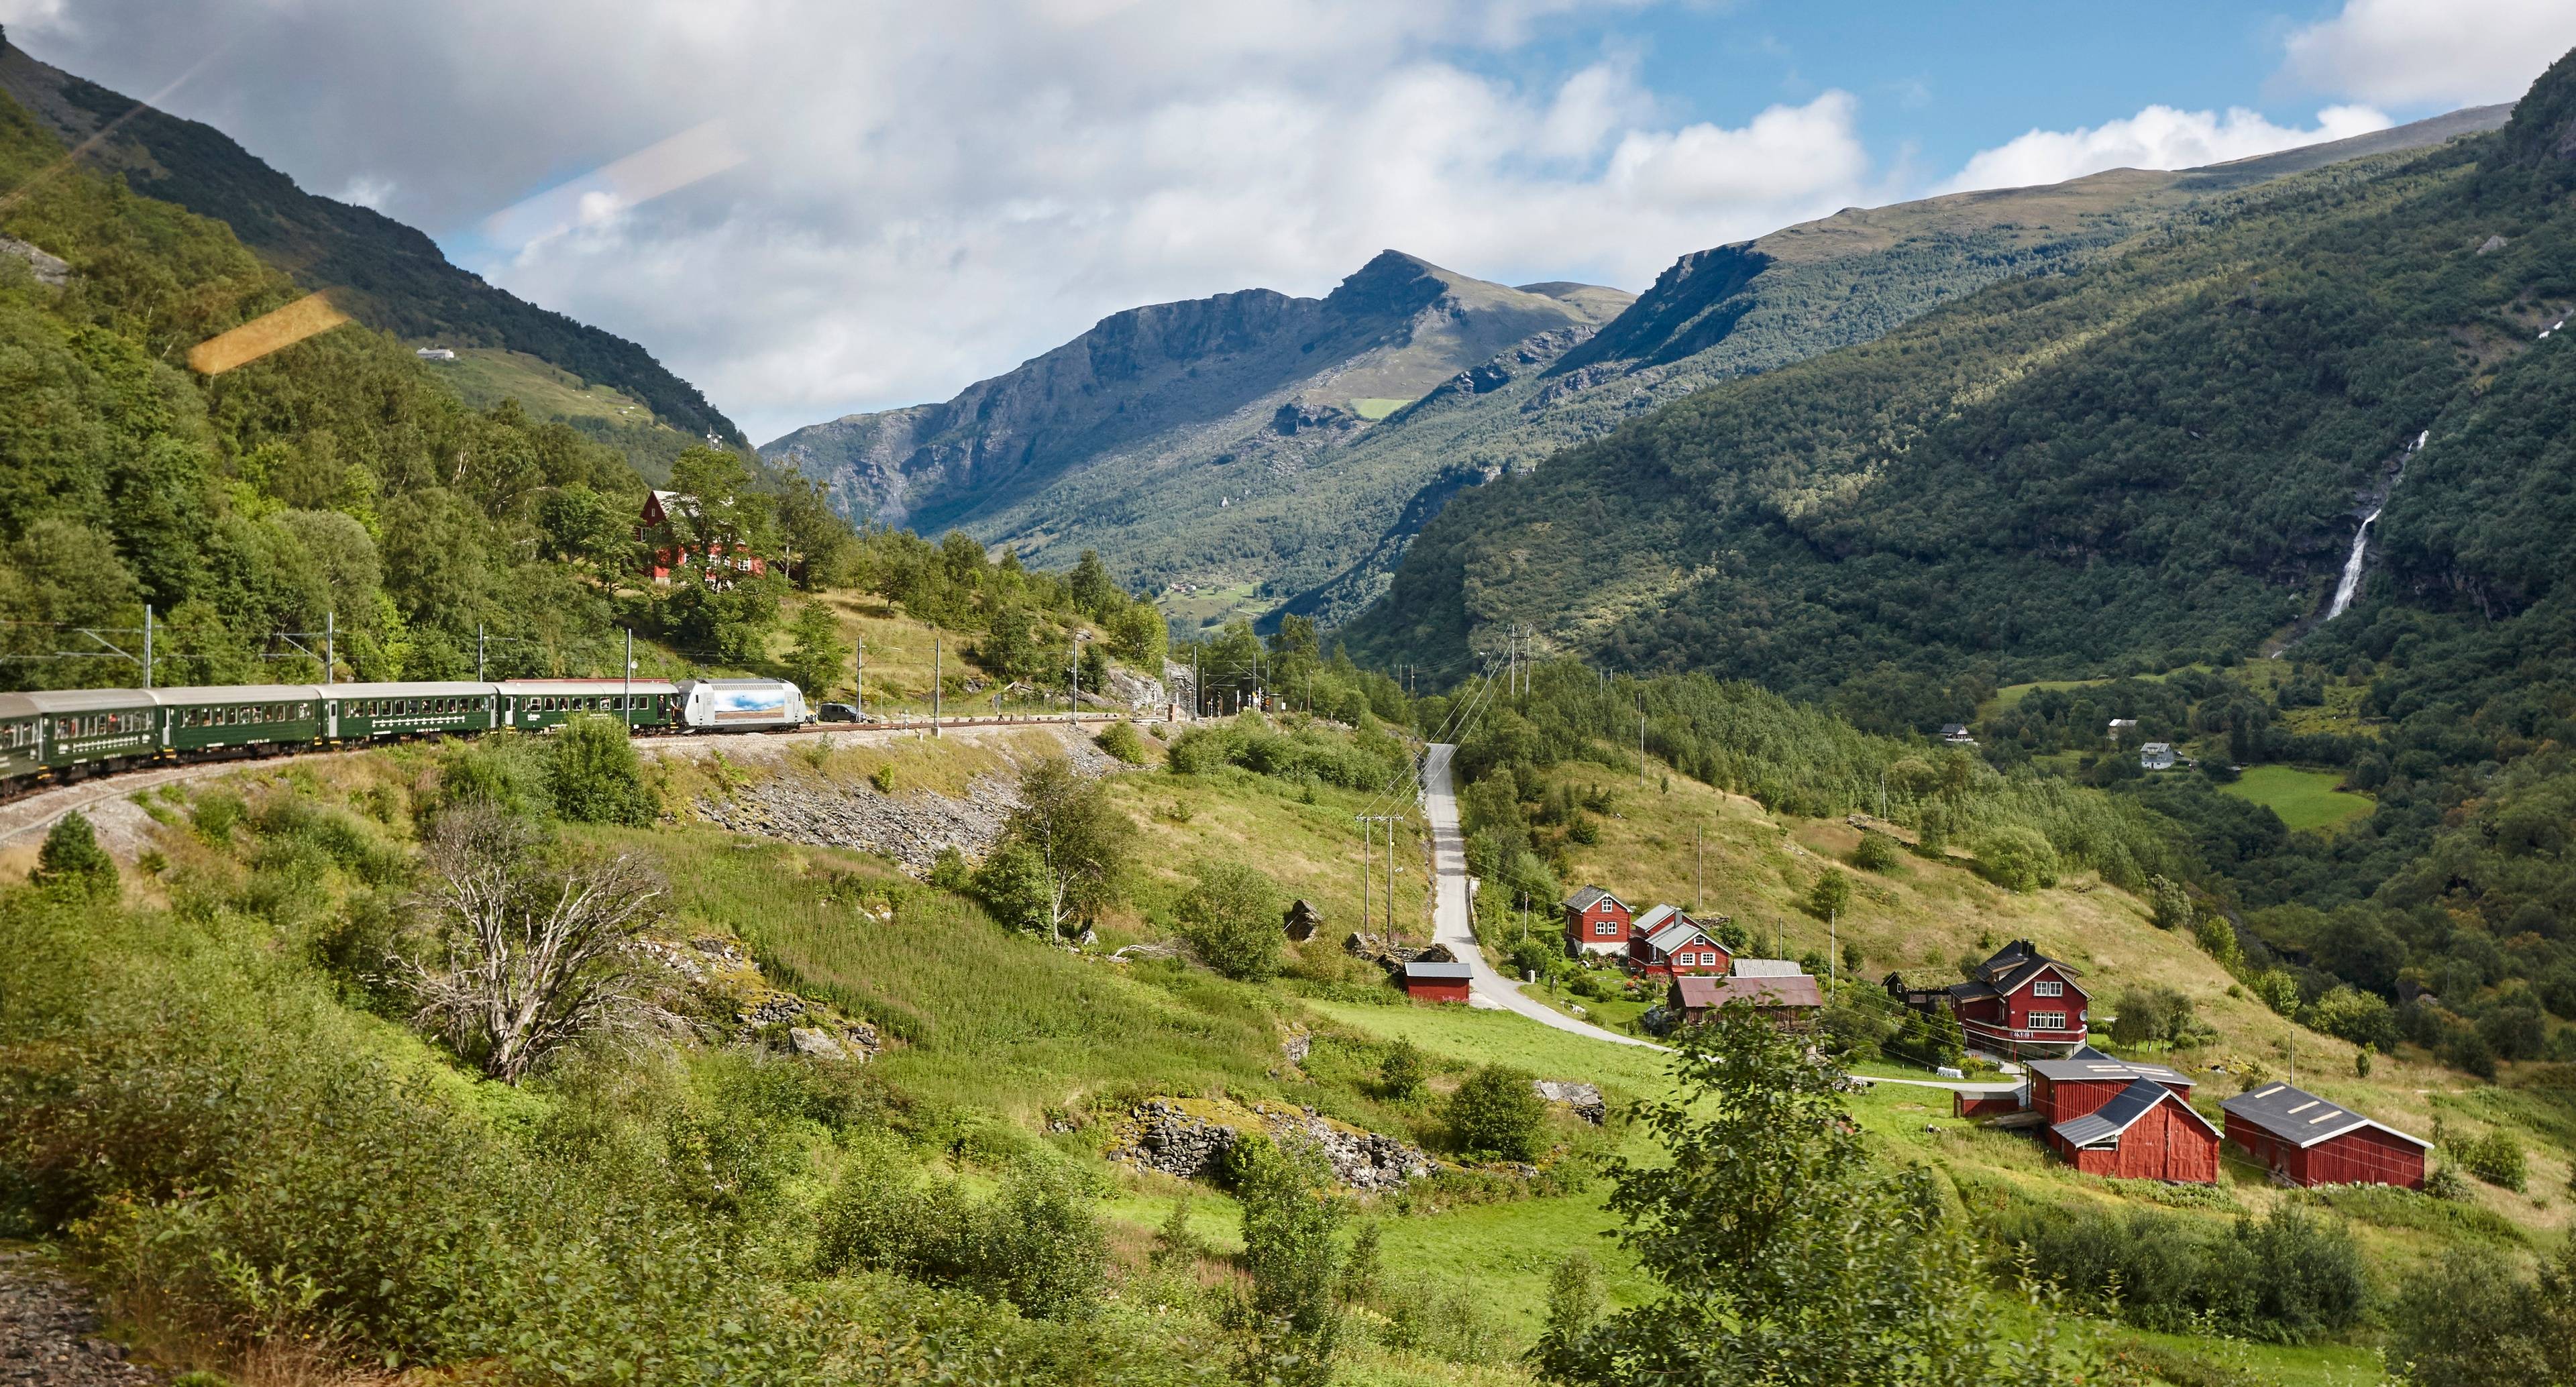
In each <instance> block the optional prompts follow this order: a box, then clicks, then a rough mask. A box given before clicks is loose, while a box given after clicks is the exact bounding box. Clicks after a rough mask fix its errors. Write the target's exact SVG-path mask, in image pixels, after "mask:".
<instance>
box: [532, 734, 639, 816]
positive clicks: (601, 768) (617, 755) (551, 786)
mask: <svg viewBox="0 0 2576 1387" xmlns="http://www.w3.org/2000/svg"><path fill="white" fill-rule="evenodd" d="M552 750H553V753H554V754H553V756H552V758H551V764H550V765H549V767H548V769H547V776H546V787H547V789H548V791H549V792H550V796H551V798H552V799H553V801H554V807H555V812H556V813H558V814H561V815H562V816H564V817H565V818H567V819H571V820H573V821H574V822H576V823H592V824H626V825H629V826H636V827H640V826H642V825H644V824H649V823H651V822H653V818H654V814H655V805H654V803H653V793H652V791H650V790H648V789H647V788H645V785H644V768H643V766H642V765H641V764H640V763H639V762H638V761H637V760H636V759H635V745H634V743H633V742H632V741H631V740H629V739H628V737H627V734H626V726H625V724H624V723H623V722H621V721H620V720H618V719H616V718H609V717H600V716H598V715H596V714H585V715H583V716H579V717H575V718H573V719H571V720H570V721H567V722H566V723H565V724H564V725H563V730H562V731H560V732H558V733H556V734H555V738H554V745H553V748H552Z"/></svg>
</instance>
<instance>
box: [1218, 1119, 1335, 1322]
mask: <svg viewBox="0 0 2576 1387" xmlns="http://www.w3.org/2000/svg"><path fill="white" fill-rule="evenodd" d="M1228 1164H1229V1166H1230V1167H1231V1168H1232V1169H1233V1171H1234V1175H1235V1190H1236V1197H1237V1198H1238V1199H1239V1200H1240V1201H1241V1202H1242V1204H1243V1268H1244V1270H1245V1271H1246V1272H1247V1273H1249V1274H1250V1276H1251V1279H1252V1287H1251V1294H1250V1296H1249V1297H1248V1298H1247V1301H1246V1303H1245V1304H1244V1305H1243V1306H1242V1311H1243V1314H1242V1318H1243V1319H1245V1320H1247V1321H1249V1327H1253V1328H1255V1329H1265V1328H1270V1327H1273V1326H1275V1327H1277V1328H1279V1329H1282V1330H1284V1331H1285V1332H1286V1333H1287V1334H1289V1335H1292V1336H1295V1337H1297V1338H1299V1339H1302V1340H1304V1341H1306V1342H1307V1343H1309V1344H1314V1345H1319V1346H1320V1347H1321V1350H1322V1356H1324V1357H1330V1355H1331V1347H1330V1345H1331V1336H1332V1333H1333V1331H1334V1329H1335V1328H1336V1327H1337V1326H1338V1324H1339V1322H1340V1308H1339V1306H1338V1304H1337V1302H1336V1300H1335V1296H1334V1292H1335V1289H1336V1287H1337V1283H1338V1282H1339V1281H1340V1279H1341V1278H1340V1275H1339V1273H1340V1270H1341V1254H1340V1249H1339V1248H1338V1247H1337V1246H1336V1245H1335V1241H1334V1235H1335V1233H1336V1232H1337V1231H1338V1230H1339V1229H1340V1227H1341V1224H1342V1220H1343V1218H1344V1217H1345V1216H1346V1214H1347V1212H1348V1210H1347V1208H1346V1207H1345V1206H1344V1205H1343V1204H1342V1202H1341V1201H1340V1200H1338V1199H1334V1198H1333V1197H1331V1195H1330V1194H1329V1193H1328V1189H1329V1186H1330V1182H1331V1178H1332V1175H1331V1170H1330V1168H1329V1167H1328V1166H1327V1165H1326V1164H1325V1163H1324V1158H1323V1155H1322V1153H1320V1152H1318V1151H1315V1150H1313V1149H1312V1148H1310V1147H1305V1146H1281V1145H1279V1144H1278V1143H1275V1142H1273V1141H1271V1140H1269V1139H1268V1138H1266V1137H1251V1138H1247V1139H1244V1140H1240V1141H1237V1142H1236V1143H1235V1144H1234V1149H1233V1151H1232V1152H1230V1153H1229V1159H1228Z"/></svg>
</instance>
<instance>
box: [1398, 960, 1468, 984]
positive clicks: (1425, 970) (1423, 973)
mask: <svg viewBox="0 0 2576 1387" xmlns="http://www.w3.org/2000/svg"><path fill="white" fill-rule="evenodd" d="M1474 976H1475V974H1474V973H1473V972H1472V971H1470V970H1469V969H1468V967H1467V965H1466V964H1463V963H1425V962H1423V961H1422V960H1420V959H1416V960H1414V961H1413V962H1411V963H1408V964H1406V965H1404V980H1405V981H1406V982H1411V981H1413V980H1414V979H1416V978H1420V979H1422V980H1423V981H1425V982H1465V981H1467V980H1468V979H1469V978H1471V977H1474Z"/></svg>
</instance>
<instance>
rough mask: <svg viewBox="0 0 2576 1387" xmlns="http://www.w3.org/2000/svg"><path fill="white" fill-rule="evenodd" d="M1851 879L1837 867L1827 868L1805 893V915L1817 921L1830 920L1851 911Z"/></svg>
mask: <svg viewBox="0 0 2576 1387" xmlns="http://www.w3.org/2000/svg"><path fill="white" fill-rule="evenodd" d="M1851 896H1852V887H1851V878H1850V877H1848V876H1845V875H1843V872H1842V869H1841V868H1839V867H1827V868H1826V869H1825V870H1824V874H1823V875H1822V876H1819V877H1817V878H1816V884H1815V885H1814V886H1813V887H1812V888H1810V889H1809V890H1808V892H1807V913H1808V914H1810V915H1813V916H1815V917H1816V918H1817V919H1819V920H1824V919H1830V918H1832V917H1833V916H1836V915H1839V914H1841V913H1842V912H1844V911H1846V910H1849V909H1851Z"/></svg>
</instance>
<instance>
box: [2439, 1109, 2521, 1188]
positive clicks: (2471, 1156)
mask: <svg viewBox="0 0 2576 1387" xmlns="http://www.w3.org/2000/svg"><path fill="white" fill-rule="evenodd" d="M2433 1141H2434V1144H2435V1145H2437V1146H2440V1147H2441V1148H2442V1149H2443V1150H2444V1151H2446V1152H2448V1153H2450V1157H2451V1159H2452V1160H2453V1161H2454V1162H2456V1163H2457V1164H2458V1165H2459V1167H2460V1168H2461V1169H2462V1170H2465V1171H2467V1172H2468V1173H2470V1174H2471V1175H2474V1176H2476V1177H2478V1178H2479V1179H2481V1180H2484V1181H2486V1182H2487V1183H2488V1184H2490V1185H2500V1186H2502V1187H2504V1188H2506V1189H2509V1190H2513V1191H2515V1192H2517V1193H2519V1192H2520V1191H2521V1190H2522V1188H2523V1186H2524V1185H2525V1184H2526V1183H2528V1181H2529V1180H2530V1167H2529V1163H2528V1162H2527V1161H2526V1160H2525V1158H2524V1156H2523V1152H2522V1143H2521V1142H2518V1141H2516V1140H2514V1139H2513V1138H2512V1137H2510V1136H2508V1135H2506V1134H2505V1133H2504V1132H2503V1131H2501V1130H2494V1131H2488V1132H2485V1133H2483V1134H2472V1135H2469V1136H2455V1135H2453V1134H2452V1133H2451V1132H2450V1131H2448V1130H2447V1129H2446V1128H2445V1127H2444V1125H2443V1124H2442V1123H2441V1122H2439V1121H2436V1122H2435V1123H2434V1124H2433Z"/></svg>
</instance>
